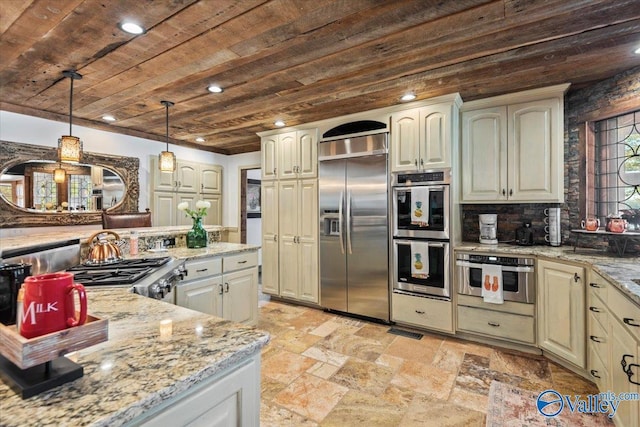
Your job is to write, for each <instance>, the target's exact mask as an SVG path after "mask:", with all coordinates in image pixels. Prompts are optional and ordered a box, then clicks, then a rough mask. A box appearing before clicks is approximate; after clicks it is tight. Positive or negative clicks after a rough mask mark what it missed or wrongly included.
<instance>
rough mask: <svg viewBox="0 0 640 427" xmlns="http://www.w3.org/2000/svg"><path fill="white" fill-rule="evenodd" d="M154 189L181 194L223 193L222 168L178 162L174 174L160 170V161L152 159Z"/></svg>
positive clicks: (183, 161) (184, 161)
mask: <svg viewBox="0 0 640 427" xmlns="http://www.w3.org/2000/svg"><path fill="white" fill-rule="evenodd" d="M151 168H152V169H153V170H152V171H151V172H152V175H153V189H154V190H155V191H177V192H180V193H205V194H220V193H222V170H223V169H222V166H220V165H209V164H204V163H196V162H189V161H186V160H178V161H177V166H176V170H175V171H174V172H162V171H160V169H158V159H157V158H156V157H155V156H152V157H151Z"/></svg>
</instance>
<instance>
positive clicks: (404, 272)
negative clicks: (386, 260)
mask: <svg viewBox="0 0 640 427" xmlns="http://www.w3.org/2000/svg"><path fill="white" fill-rule="evenodd" d="M444 257H445V250H444V248H440V247H431V246H430V247H429V277H428V278H426V279H420V278H415V277H411V262H412V257H411V245H403V244H398V280H399V281H401V282H405V283H413V284H416V285H423V286H431V287H435V288H444V268H445V267H444Z"/></svg>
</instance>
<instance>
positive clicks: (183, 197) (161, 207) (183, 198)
mask: <svg viewBox="0 0 640 427" xmlns="http://www.w3.org/2000/svg"><path fill="white" fill-rule="evenodd" d="M151 198H152V206H153V207H152V208H151V212H152V215H153V225H154V226H156V227H157V226H163V225H191V224H193V221H192V220H191V218H190V217H188V216H186V215H185V213H184V212H182V211H179V210H178V205H179V204H180V203H182V202H187V203H189V205H190V206H192V207H193V206H195V203H196V195H195V194H193V193H174V192H164V191H154V192H153V194H152V196H151Z"/></svg>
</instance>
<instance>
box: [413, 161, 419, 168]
mask: <svg viewBox="0 0 640 427" xmlns="http://www.w3.org/2000/svg"><path fill="white" fill-rule="evenodd" d="M413 164H414V165H416V168H417V167H418V159H414V160H413Z"/></svg>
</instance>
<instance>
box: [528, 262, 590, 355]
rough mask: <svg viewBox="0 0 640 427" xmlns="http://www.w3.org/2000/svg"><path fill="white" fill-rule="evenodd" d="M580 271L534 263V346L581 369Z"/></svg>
mask: <svg viewBox="0 0 640 427" xmlns="http://www.w3.org/2000/svg"><path fill="white" fill-rule="evenodd" d="M584 274H585V273H584V268H582V267H579V266H574V265H569V264H562V263H554V262H550V261H538V274H537V279H538V300H537V311H538V343H539V344H540V347H542V348H543V349H545V350H548V351H549V352H551V353H553V354H555V355H556V356H559V357H561V358H563V359H564V360H567V361H568V362H571V363H573V364H574V365H576V366H578V367H581V368H584V367H585V318H584V313H585V309H586V307H585V305H586V304H585V284H584V277H585V276H584Z"/></svg>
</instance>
